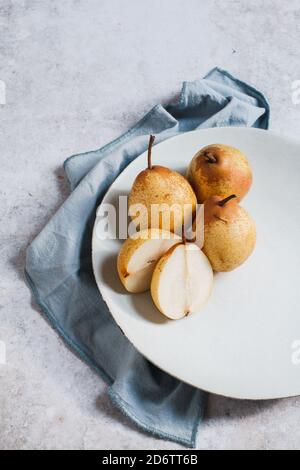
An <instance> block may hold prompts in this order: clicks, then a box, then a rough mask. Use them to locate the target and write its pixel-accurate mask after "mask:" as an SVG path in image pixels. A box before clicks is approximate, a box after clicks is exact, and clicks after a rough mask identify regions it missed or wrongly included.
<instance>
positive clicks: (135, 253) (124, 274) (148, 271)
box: [117, 229, 181, 294]
mask: <svg viewBox="0 0 300 470" xmlns="http://www.w3.org/2000/svg"><path fill="white" fill-rule="evenodd" d="M180 240H181V238H180V237H179V236H178V235H175V234H173V233H170V232H168V231H166V230H160V229H147V230H142V231H141V232H137V233H136V234H134V235H133V236H132V237H131V238H128V239H127V240H126V241H125V243H124V244H123V246H122V248H121V250H120V252H119V256H118V263H117V267H118V273H119V277H120V279H121V282H122V284H123V285H124V287H125V289H126V290H127V291H128V292H132V293H135V294H136V293H139V292H145V291H147V290H149V289H150V284H151V278H152V274H153V270H154V268H155V265H156V263H157V261H158V260H159V259H160V258H161V256H162V255H163V254H164V253H166V251H168V250H169V249H170V248H171V247H172V246H173V245H175V244H177V243H178V242H179V241H180Z"/></svg>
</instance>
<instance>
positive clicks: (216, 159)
mask: <svg viewBox="0 0 300 470" xmlns="http://www.w3.org/2000/svg"><path fill="white" fill-rule="evenodd" d="M187 179H188V181H189V182H190V183H191V186H192V187H193V189H194V191H195V193H196V196H197V200H198V202H199V203H203V202H204V201H205V200H206V199H208V198H209V197H211V196H221V197H224V198H225V197H226V196H228V195H229V194H236V196H237V198H238V200H239V201H240V200H241V199H242V198H243V197H244V196H245V195H246V194H247V193H248V191H249V189H250V187H251V185H252V180H253V177H252V170H251V167H250V165H249V162H248V160H247V158H246V156H245V155H244V154H243V153H242V152H241V151H240V150H238V149H236V148H234V147H230V146H228V145H221V144H215V145H209V146H207V147H204V148H203V149H202V150H200V151H199V152H198V153H197V154H196V155H195V156H194V158H193V159H192V161H191V163H190V165H189V167H188V170H187Z"/></svg>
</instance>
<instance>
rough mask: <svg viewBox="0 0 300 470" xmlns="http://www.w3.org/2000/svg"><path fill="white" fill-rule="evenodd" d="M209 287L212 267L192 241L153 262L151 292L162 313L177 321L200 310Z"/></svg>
mask: <svg viewBox="0 0 300 470" xmlns="http://www.w3.org/2000/svg"><path fill="white" fill-rule="evenodd" d="M212 286H213V270H212V267H211V265H210V262H209V260H208V259H207V257H206V256H205V255H204V253H203V252H202V251H201V250H200V248H198V246H197V245H195V244H194V243H186V242H181V243H177V244H176V245H174V246H173V247H172V248H170V249H169V251H167V253H165V254H164V255H163V256H162V258H161V259H160V260H159V261H158V263H157V264H156V266H155V269H154V272H153V276H152V281H151V295H152V299H153V301H154V303H155V305H156V307H157V308H158V310H159V311H160V312H161V313H162V314H163V315H165V316H166V317H168V318H170V319H172V320H179V319H180V318H183V317H185V316H187V315H189V314H190V313H194V312H198V311H200V310H201V308H202V307H203V306H204V304H205V303H206V302H207V300H208V298H209V296H210V294H211V291H212Z"/></svg>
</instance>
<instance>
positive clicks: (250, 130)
mask: <svg viewBox="0 0 300 470" xmlns="http://www.w3.org/2000/svg"><path fill="white" fill-rule="evenodd" d="M219 130H222V131H223V130H225V131H226V130H230V131H235V132H246V133H253V134H256V133H260V134H266V135H270V136H273V137H275V138H278V139H281V140H283V141H287V142H288V143H289V144H292V145H296V146H299V150H300V139H297V138H296V137H294V136H293V137H290V136H286V135H282V134H280V133H279V132H277V131H273V130H269V129H260V128H254V127H235V126H224V127H210V128H207V129H195V130H192V131H188V132H180V133H176V134H175V135H172V136H170V137H169V138H167V139H165V140H163V141H162V142H158V143H157V144H155V146H158V145H159V146H161V145H164V144H165V143H166V142H169V141H170V140H173V139H178V138H180V137H182V136H185V135H187V134H194V133H210V132H213V131H216V132H218V131H219ZM146 154H147V150H146V151H144V152H142V153H141V154H140V155H138V156H137V157H136V158H135V159H134V160H132V161H131V162H130V163H129V164H128V165H127V166H126V167H125V168H124V169H123V170H122V171H121V173H120V174H119V175H118V176H117V177H116V178H115V180H114V181H113V182H112V183H111V185H110V186H109V187H108V189H107V191H106V192H105V194H104V196H103V198H102V201H101V202H100V204H99V205H98V206H97V208H96V217H95V222H94V226H93V231H92V242H91V247H92V249H91V258H92V269H93V275H94V279H95V282H96V285H97V289H98V290H99V292H100V295H101V296H102V299H103V300H104V302H105V304H106V306H107V308H108V310H109V313H110V315H111V316H112V318H113V320H114V321H115V323H116V325H117V326H118V328H119V329H120V330H121V332H122V334H123V335H124V336H125V337H126V339H127V340H128V341H129V343H130V344H131V345H132V346H133V347H134V348H135V349H136V351H138V353H139V354H141V355H142V356H143V357H144V358H145V359H147V360H148V361H149V362H151V363H152V364H153V365H155V366H156V367H158V369H160V370H161V371H163V372H164V373H166V374H168V375H170V376H171V377H174V378H175V379H177V380H179V381H180V382H182V383H185V384H187V385H189V386H191V387H194V388H196V389H197V390H201V391H203V392H206V393H209V394H213V395H216V396H220V397H225V398H229V399H234V400H247V401H258V400H259V401H270V400H273V401H274V400H276V401H277V400H281V399H285V398H296V397H299V396H300V391H299V393H297V394H288V395H278V396H273V397H270V398H269V397H265V396H259V395H257V396H253V397H242V396H235V395H228V394H226V393H221V392H216V391H215V390H211V389H209V387H205V388H204V387H201V388H199V387H197V386H196V385H195V384H193V383H191V382H190V381H189V380H183V379H182V378H180V377H178V376H177V375H176V374H175V373H170V372H169V371H166V370H164V369H163V368H162V366H161V365H159V364H157V363H156V361H154V360H153V359H150V358H149V357H148V356H147V355H146V354H145V353H144V352H142V351H141V350H140V349H139V347H138V346H136V345H135V344H134V343H133V341H132V340H131V339H130V338H129V337H128V336H127V335H126V333H125V332H124V330H123V329H122V326H121V325H120V324H119V322H118V320H117V319H116V318H115V316H114V315H113V313H112V310H111V307H110V301H109V299H108V296H107V295H106V294H105V293H104V292H103V289H101V286H100V285H99V283H98V281H97V276H96V266H95V259H94V239H95V230H96V222H97V212H98V209H99V208H100V207H101V205H102V204H103V203H105V199H106V197H107V195H108V193H109V192H110V191H111V189H112V188H113V186H114V185H115V184H117V182H118V180H119V179H121V177H122V174H123V172H124V171H126V170H127V169H128V167H130V166H131V165H132V164H134V162H135V161H136V160H137V159H140V158H142V157H143V156H145V155H146Z"/></svg>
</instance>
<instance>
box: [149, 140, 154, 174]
mask: <svg viewBox="0 0 300 470" xmlns="http://www.w3.org/2000/svg"><path fill="white" fill-rule="evenodd" d="M154 141H155V136H154V135H150V139H149V145H148V170H152V161H151V157H152V146H153V144H154Z"/></svg>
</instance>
